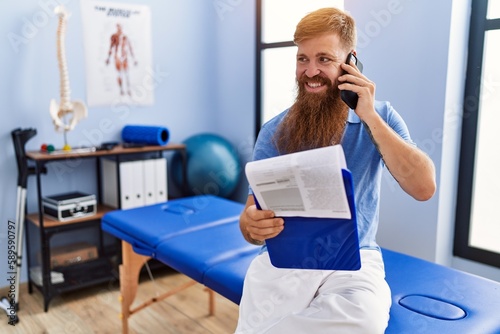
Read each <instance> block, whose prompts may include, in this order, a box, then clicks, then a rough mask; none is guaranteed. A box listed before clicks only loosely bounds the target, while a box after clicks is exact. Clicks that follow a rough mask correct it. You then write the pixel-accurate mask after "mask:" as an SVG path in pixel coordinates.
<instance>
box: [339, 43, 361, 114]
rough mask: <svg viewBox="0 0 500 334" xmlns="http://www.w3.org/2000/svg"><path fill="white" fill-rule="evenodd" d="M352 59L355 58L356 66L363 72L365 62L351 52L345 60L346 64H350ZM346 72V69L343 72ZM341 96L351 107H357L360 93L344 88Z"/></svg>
mask: <svg viewBox="0 0 500 334" xmlns="http://www.w3.org/2000/svg"><path fill="white" fill-rule="evenodd" d="M351 59H354V63H355V64H356V67H357V68H358V69H359V71H360V72H363V64H362V63H361V61H359V59H358V58H356V56H355V55H354V54H352V53H349V55H348V56H347V59H346V61H345V62H346V64H350V63H351ZM345 73H346V72H345V71H344V73H343V74H345ZM340 97H341V98H342V101H344V102H345V103H346V104H347V105H348V106H349V108H351V109H353V110H354V109H356V106H357V105H358V94H356V93H354V92H352V91H350V90H342V91H340Z"/></svg>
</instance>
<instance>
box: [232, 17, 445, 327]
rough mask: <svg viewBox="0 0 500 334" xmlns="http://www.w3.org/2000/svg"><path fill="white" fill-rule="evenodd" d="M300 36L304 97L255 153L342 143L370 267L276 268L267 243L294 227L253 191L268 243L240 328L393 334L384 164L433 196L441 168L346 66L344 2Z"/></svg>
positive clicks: (254, 231)
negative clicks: (353, 101) (384, 249)
mask: <svg viewBox="0 0 500 334" xmlns="http://www.w3.org/2000/svg"><path fill="white" fill-rule="evenodd" d="M294 42H295V44H296V45H297V46H298V51H297V64H296V80H297V85H298V95H297V98H296V101H295V103H294V105H293V106H292V107H291V108H290V109H289V110H286V111H284V112H283V113H282V114H280V115H278V116H276V117H275V118H273V119H272V120H270V121H269V122H268V123H266V124H264V125H263V126H262V129H261V131H260V133H259V136H258V138H257V141H256V144H255V148H254V159H255V160H258V159H264V158H269V157H273V156H277V155H280V154H286V153H292V152H296V151H301V150H307V149H312V148H318V147H324V146H328V145H335V144H341V145H342V147H343V149H344V152H345V155H346V161H347V167H348V169H349V170H350V171H351V173H352V176H353V183H354V188H355V189H354V193H355V201H356V214H357V219H358V233H359V241H360V253H361V263H362V267H361V269H360V270H357V271H330V270H302V269H298V270H292V269H278V268H275V267H273V266H272V265H271V263H270V260H269V255H268V253H267V251H266V248H265V241H266V239H269V238H273V237H275V236H276V235H278V234H279V233H280V232H281V231H282V230H283V229H284V228H286V226H285V225H284V221H283V219H281V218H279V217H275V216H274V213H273V212H272V211H269V210H257V208H256V207H255V203H254V200H253V196H252V195H251V194H250V195H249V196H248V200H247V203H246V206H245V209H244V210H243V212H242V214H241V217H240V228H241V231H242V233H243V235H244V237H245V239H246V240H247V241H248V242H250V243H253V244H258V245H264V246H263V251H262V252H261V254H260V255H259V256H257V257H256V258H255V259H254V260H253V262H252V264H251V265H250V267H249V269H248V272H247V276H246V278H245V284H244V289H243V296H242V300H241V303H240V317H239V321H238V327H237V329H236V333H277V334H278V333H279V334H281V333H311V334H316V333H349V334H352V333H383V332H384V330H385V328H386V327H387V323H388V319H389V309H390V306H391V295H390V289H389V286H388V284H387V282H386V281H385V272H384V263H383V259H382V255H381V252H380V248H379V246H378V245H377V243H376V241H375V235H376V232H377V227H378V211H379V195H380V183H381V174H382V169H383V167H384V166H386V167H387V168H388V170H389V171H390V173H391V174H392V175H393V177H394V178H395V179H396V180H397V181H398V183H399V185H400V186H401V188H402V189H403V190H404V191H405V192H407V193H408V194H409V195H411V196H412V197H414V198H415V199H417V200H421V201H424V200H428V199H429V198H431V197H432V196H433V194H434V192H435V189H436V184H435V170H434V165H433V163H432V161H431V160H430V159H429V158H428V156H427V155H426V154H424V153H423V152H421V151H420V150H419V149H417V148H416V146H415V144H414V143H413V142H412V141H411V138H410V135H409V132H408V129H407V127H406V124H405V123H404V121H403V120H402V118H401V117H400V116H399V114H398V113H397V112H396V111H395V110H394V109H393V108H392V106H391V105H390V104H389V103H387V102H379V101H375V84H374V83H373V82H371V81H370V80H369V79H368V78H366V77H365V76H364V75H363V74H361V72H360V71H359V70H358V69H357V67H356V66H355V64H354V63H353V62H351V63H350V64H345V62H346V59H347V56H348V54H349V53H353V54H356V51H355V43H356V29H355V23H354V20H353V18H352V17H351V16H349V15H348V14H346V13H344V12H342V11H340V10H338V9H335V8H324V9H320V10H317V11H315V12H312V13H310V14H308V15H307V16H305V17H304V18H303V19H302V20H301V21H300V22H299V24H298V25H297V29H296V31H295V35H294ZM342 90H350V91H353V92H355V93H356V94H357V95H358V97H359V100H358V104H357V107H356V109H355V110H350V109H349V107H348V106H347V105H346V104H345V103H344V102H343V101H342V99H341V97H340V91H342Z"/></svg>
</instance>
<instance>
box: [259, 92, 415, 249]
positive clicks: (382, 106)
mask: <svg viewBox="0 0 500 334" xmlns="http://www.w3.org/2000/svg"><path fill="white" fill-rule="evenodd" d="M288 110H289V109H287V110H285V111H284V112H282V113H281V114H279V115H277V116H275V117H274V118H273V119H271V120H270V121H268V122H266V123H265V124H264V125H263V126H262V128H261V130H260V132H259V136H258V137H257V141H256V143H255V147H254V153H253V160H260V159H266V158H271V157H275V156H277V155H279V153H278V149H277V147H276V145H275V144H274V143H273V141H272V138H273V136H274V133H275V131H276V128H277V127H278V125H279V124H280V123H281V121H282V120H283V118H284V117H285V115H286V114H287V113H288ZM375 110H376V112H377V113H378V114H379V115H380V117H382V119H383V120H384V121H385V122H386V123H387V124H388V125H389V126H390V127H391V128H392V129H393V130H394V131H395V132H396V133H397V134H399V136H401V138H403V139H404V140H405V141H407V142H409V143H411V144H413V145H414V143H413V142H412V140H411V138H410V133H409V131H408V128H407V126H406V124H405V122H404V121H403V119H402V118H401V116H400V115H399V114H398V113H397V112H396V110H395V109H394V108H393V107H392V106H391V105H390V103H389V102H382V101H375ZM341 145H342V148H343V150H344V153H345V158H346V162H347V168H348V169H349V170H350V171H351V174H352V178H353V183H354V199H355V202H356V214H357V221H358V234H359V242H360V248H371V249H379V246H378V245H377V242H376V240H375V236H376V234H377V228H378V222H379V205H380V185H381V180H382V170H383V167H384V163H383V161H382V159H381V157H380V154H379V153H378V151H377V149H376V147H375V145H374V144H373V142H372V140H371V138H370V134H369V133H368V132H367V131H366V129H365V127H364V125H363V124H362V123H361V120H360V119H359V117H358V116H357V115H356V113H355V112H354V111H353V110H349V115H348V119H347V126H346V128H345V132H344V136H343V138H342V142H341ZM249 193H250V194H252V189H250V190H249Z"/></svg>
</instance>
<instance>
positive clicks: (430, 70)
mask: <svg viewBox="0 0 500 334" xmlns="http://www.w3.org/2000/svg"><path fill="white" fill-rule="evenodd" d="M346 9H347V10H348V11H350V12H351V13H352V14H353V16H354V17H355V18H356V22H357V26H358V30H359V40H358V46H359V47H358V55H359V57H360V59H362V61H363V63H364V65H365V66H364V73H365V74H366V75H367V76H368V77H369V78H370V79H371V80H373V81H374V82H375V83H376V85H377V91H376V98H377V99H380V100H389V101H391V102H392V104H393V105H394V106H395V108H396V110H398V112H399V113H400V114H401V115H402V116H403V118H404V119H405V121H406V122H407V125H408V127H409V128H410V132H411V134H412V137H413V140H414V141H415V142H416V143H417V144H418V145H419V147H420V148H421V149H422V150H424V151H425V152H426V153H427V154H428V155H429V156H430V157H431V158H432V160H433V161H434V163H435V166H436V173H437V182H438V191H437V192H436V195H435V196H434V197H433V198H432V199H431V200H430V201H427V202H423V203H422V202H417V201H414V200H412V199H411V198H410V197H409V196H408V195H406V194H405V193H404V192H403V191H402V190H401V189H400V188H399V187H398V185H397V184H396V183H395V181H394V180H393V179H392V177H391V176H390V175H389V174H388V173H385V182H384V183H383V189H382V203H381V210H380V227H379V233H378V241H379V243H380V244H381V246H383V247H386V248H389V249H393V250H396V251H400V252H403V253H407V254H411V255H414V256H417V257H420V258H423V259H427V260H430V261H435V262H438V263H441V264H445V265H452V266H454V267H456V268H460V269H462V270H465V271H469V272H472V273H476V274H479V275H482V276H485V277H489V278H491V279H495V280H498V281H500V269H498V268H493V267H489V266H485V265H481V264H478V263H473V262H471V261H466V260H463V259H459V258H454V257H453V255H452V247H453V233H454V224H455V221H454V219H455V200H456V189H457V175H458V158H459V145H460V144H459V143H460V132H461V128H460V127H461V113H462V101H463V88H464V81H465V66H466V61H467V43H468V26H469V15H470V0H459V1H456V0H455V1H452V0H441V1H432V0H421V1H412V0H373V1H370V2H369V6H367V2H366V1H362V0H350V1H346Z"/></svg>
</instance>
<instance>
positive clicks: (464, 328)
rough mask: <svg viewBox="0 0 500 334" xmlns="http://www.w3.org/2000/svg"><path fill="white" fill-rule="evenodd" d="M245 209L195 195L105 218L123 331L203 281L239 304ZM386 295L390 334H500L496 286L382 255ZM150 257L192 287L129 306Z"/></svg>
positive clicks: (247, 249)
mask: <svg viewBox="0 0 500 334" xmlns="http://www.w3.org/2000/svg"><path fill="white" fill-rule="evenodd" d="M243 207H244V206H243V204H241V203H236V202H233V201H230V200H226V199H223V198H219V197H215V196H210V195H201V196H193V197H187V198H181V199H176V200H171V201H168V202H165V203H162V204H156V205H152V206H146V207H141V208H135V209H129V210H117V211H112V212H110V213H107V214H106V215H105V216H104V217H103V219H102V228H103V229H104V230H105V231H106V232H108V233H110V234H112V235H114V236H115V237H117V238H119V239H121V240H122V257H123V259H122V265H121V266H120V292H121V309H122V314H121V316H122V331H123V333H128V318H129V317H130V316H131V315H132V314H135V313H136V312H138V311H140V310H141V309H143V308H145V307H147V306H148V305H150V304H152V303H155V302H157V301H160V300H163V299H165V298H167V297H168V296H171V295H173V294H175V293H177V292H178V291H180V290H182V289H185V288H187V287H189V286H192V285H194V284H197V283H201V284H203V285H205V286H206V287H207V288H208V291H209V313H210V314H213V313H214V291H215V292H217V293H219V294H220V295H222V296H224V297H226V298H228V299H230V300H231V301H233V302H234V303H237V304H238V303H239V301H240V298H241V293H242V289H243V280H244V277H245V273H246V270H247V268H248V266H249V264H250V262H251V261H252V259H253V258H254V257H255V256H256V255H257V254H258V253H259V249H260V247H258V246H254V245H251V244H249V243H247V242H246V241H245V240H244V239H243V237H242V235H241V233H240V230H239V223H238V220H239V215H240V213H241V211H242V209H243ZM382 253H383V256H384V261H385V266H386V277H387V281H388V283H389V285H390V287H391V291H392V302H393V303H392V307H391V311H390V321H389V326H388V328H387V330H386V333H388V334H396V333H397V334H400V333H440V334H447V333H453V334H459V333H477V334H481V333H484V334H486V333H488V334H499V333H500V283H497V282H494V281H491V280H487V279H484V278H481V277H478V276H474V275H470V274H467V273H464V272H461V271H457V270H454V269H450V268H447V267H444V266H440V265H437V264H434V263H431V262H428V261H424V260H421V259H417V258H415V257H411V256H408V255H404V254H401V253H397V252H394V251H390V250H387V249H383V250H382ZM151 258H154V259H157V260H159V261H161V262H162V263H164V264H166V265H168V266H170V267H171V268H173V269H175V270H177V271H179V272H181V273H183V274H185V275H187V276H189V277H190V278H192V281H191V282H189V283H186V284H184V285H182V286H180V287H178V288H176V289H173V290H171V291H168V292H166V293H164V294H163V295H161V296H158V297H155V298H152V299H151V300H149V301H146V302H145V303H143V304H141V305H139V306H137V307H135V308H133V309H132V308H131V306H132V303H133V301H134V298H135V295H136V292H137V288H138V278H139V273H140V270H141V268H142V266H143V265H144V264H145V262H146V261H148V260H149V259H151Z"/></svg>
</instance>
